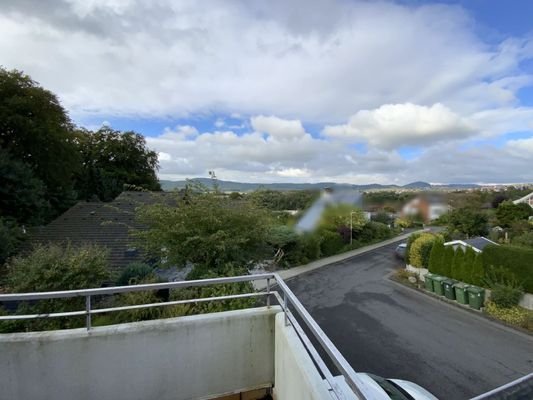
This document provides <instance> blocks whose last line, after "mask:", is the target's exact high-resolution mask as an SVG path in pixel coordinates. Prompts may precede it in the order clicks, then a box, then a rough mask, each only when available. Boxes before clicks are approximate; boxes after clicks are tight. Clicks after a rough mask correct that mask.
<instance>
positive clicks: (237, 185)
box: [160, 178, 478, 192]
mask: <svg viewBox="0 0 533 400" xmlns="http://www.w3.org/2000/svg"><path fill="white" fill-rule="evenodd" d="M191 180H194V181H197V182H200V183H201V184H203V185H205V186H207V187H211V186H212V185H213V183H212V181H211V179H210V178H194V179H191ZM160 182H161V187H162V188H163V190H167V191H169V190H175V189H182V188H184V187H185V185H186V183H187V181H169V180H161V181H160ZM218 185H219V187H220V190H222V191H224V192H250V191H253V190H257V189H270V190H322V189H325V188H333V189H357V190H371V189H431V188H434V189H443V188H455V189H468V188H475V187H478V185H475V184H449V185H435V186H432V185H431V184H430V183H427V182H421V181H418V182H412V183H408V184H407V185H404V186H398V185H380V184H378V183H371V184H368V185H350V184H347V183H335V182H319V183H245V182H232V181H221V180H219V181H218Z"/></svg>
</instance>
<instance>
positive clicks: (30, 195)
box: [0, 149, 50, 225]
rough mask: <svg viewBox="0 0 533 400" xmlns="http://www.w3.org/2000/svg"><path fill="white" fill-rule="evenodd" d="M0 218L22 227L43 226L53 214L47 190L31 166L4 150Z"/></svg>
mask: <svg viewBox="0 0 533 400" xmlns="http://www.w3.org/2000/svg"><path fill="white" fill-rule="evenodd" d="M0 182H2V183H1V184H0V215H2V216H6V217H12V218H13V219H14V220H15V221H17V222H18V223H19V224H30V225H35V224H39V223H42V222H43V221H44V220H45V219H46V217H47V216H48V215H49V213H50V205H49V203H48V202H47V201H46V200H45V194H46V187H45V185H44V183H43V182H42V181H41V180H40V179H38V178H36V177H35V175H34V173H33V171H32V169H31V168H30V166H29V165H28V164H25V163H23V162H22V161H19V160H16V159H14V158H13V157H12V156H11V155H10V154H8V152H7V151H6V150H3V149H0Z"/></svg>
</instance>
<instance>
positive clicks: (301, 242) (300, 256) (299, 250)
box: [285, 233, 322, 266]
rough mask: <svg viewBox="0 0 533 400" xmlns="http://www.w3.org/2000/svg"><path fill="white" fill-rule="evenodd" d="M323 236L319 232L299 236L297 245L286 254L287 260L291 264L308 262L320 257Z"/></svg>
mask: <svg viewBox="0 0 533 400" xmlns="http://www.w3.org/2000/svg"><path fill="white" fill-rule="evenodd" d="M321 242H322V238H321V236H320V235H319V234H317V233H304V234H302V235H300V236H298V240H297V241H296V245H295V246H294V247H293V248H291V249H290V250H288V251H287V252H286V254H285V261H286V262H287V263H288V264H289V265H291V266H295V265H301V264H307V263H308V262H310V261H313V260H316V259H318V258H320V243H321Z"/></svg>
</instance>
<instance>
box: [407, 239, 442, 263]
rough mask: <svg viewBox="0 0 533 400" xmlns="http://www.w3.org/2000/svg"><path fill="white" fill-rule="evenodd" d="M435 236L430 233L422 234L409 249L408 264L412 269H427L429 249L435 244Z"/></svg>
mask: <svg viewBox="0 0 533 400" xmlns="http://www.w3.org/2000/svg"><path fill="white" fill-rule="evenodd" d="M436 238H437V237H436V236H435V235H433V234H430V233H424V234H422V235H420V237H419V238H418V239H416V240H415V241H414V242H413V243H412V245H411V247H410V249H409V263H410V264H411V265H412V266H414V267H419V268H423V267H427V266H428V265H429V257H430V254H431V249H432V247H433V244H434V243H435V240H436Z"/></svg>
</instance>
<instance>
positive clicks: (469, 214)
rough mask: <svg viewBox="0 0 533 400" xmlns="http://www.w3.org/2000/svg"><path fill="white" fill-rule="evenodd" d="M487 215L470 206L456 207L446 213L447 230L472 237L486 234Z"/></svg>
mask: <svg viewBox="0 0 533 400" xmlns="http://www.w3.org/2000/svg"><path fill="white" fill-rule="evenodd" d="M487 224H488V218H487V215H486V214H485V213H483V212H481V211H477V210H474V209H471V208H458V209H455V210H453V211H451V212H450V213H449V215H448V232H449V233H450V234H453V233H455V232H458V233H460V234H461V235H464V236H468V237H472V236H481V235H486V234H487V232H488V226H487Z"/></svg>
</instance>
